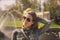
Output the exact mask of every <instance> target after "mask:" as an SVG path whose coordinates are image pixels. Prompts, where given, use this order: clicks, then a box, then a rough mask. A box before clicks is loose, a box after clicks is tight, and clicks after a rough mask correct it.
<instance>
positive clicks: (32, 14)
mask: <svg viewBox="0 0 60 40" xmlns="http://www.w3.org/2000/svg"><path fill="white" fill-rule="evenodd" d="M23 13H24V14H29V15H31V16H32V19H33V22H34V24H32V26H33V27H32V28H33V29H34V30H35V29H38V22H37V15H36V13H35V11H34V10H32V9H31V8H27V9H26V10H24V12H23Z"/></svg>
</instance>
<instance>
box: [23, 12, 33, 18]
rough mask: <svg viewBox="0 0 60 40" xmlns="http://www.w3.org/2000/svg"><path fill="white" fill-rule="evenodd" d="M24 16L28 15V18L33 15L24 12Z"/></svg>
mask: <svg viewBox="0 0 60 40" xmlns="http://www.w3.org/2000/svg"><path fill="white" fill-rule="evenodd" d="M23 16H25V17H27V18H32V16H31V15H30V14H27V13H24V14H23Z"/></svg>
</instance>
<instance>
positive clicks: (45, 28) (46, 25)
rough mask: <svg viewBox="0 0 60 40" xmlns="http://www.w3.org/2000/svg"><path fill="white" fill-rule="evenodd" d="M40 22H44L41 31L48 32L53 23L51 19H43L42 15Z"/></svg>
mask: <svg viewBox="0 0 60 40" xmlns="http://www.w3.org/2000/svg"><path fill="white" fill-rule="evenodd" d="M38 22H42V23H44V26H43V27H42V28H41V29H40V30H41V31H40V33H43V32H46V31H47V30H48V29H49V26H50V24H51V21H50V20H47V19H43V18H40V17H38Z"/></svg>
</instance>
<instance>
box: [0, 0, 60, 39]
mask: <svg viewBox="0 0 60 40" xmlns="http://www.w3.org/2000/svg"><path fill="white" fill-rule="evenodd" d="M26 8H32V9H34V10H35V12H36V14H37V16H39V17H41V18H46V19H48V20H51V21H52V23H51V25H50V27H49V28H50V29H49V30H48V31H47V32H52V33H54V34H56V35H57V36H58V38H60V35H59V34H60V0H0V31H1V32H3V33H4V34H5V35H6V36H7V37H9V36H11V34H12V31H13V30H14V29H16V28H17V27H22V22H21V19H22V14H23V11H24V10H25V9H26ZM38 25H39V27H41V26H43V23H40V22H39V24H38ZM8 34H10V35H8ZM9 38H11V37H9Z"/></svg>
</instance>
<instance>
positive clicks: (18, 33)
mask: <svg viewBox="0 0 60 40" xmlns="http://www.w3.org/2000/svg"><path fill="white" fill-rule="evenodd" d="M23 13H24V14H23V17H22V23H23V27H22V28H20V29H17V30H15V31H14V33H13V38H12V40H38V37H39V35H41V34H42V33H44V32H45V31H46V30H47V29H48V26H49V25H50V22H47V21H46V20H44V19H42V18H39V17H37V15H36V13H35V12H34V11H33V10H31V9H26V10H25V11H24V12H23ZM39 21H41V22H43V23H44V24H45V25H44V27H42V28H41V29H38V22H39ZM21 29H22V30H21Z"/></svg>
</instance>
